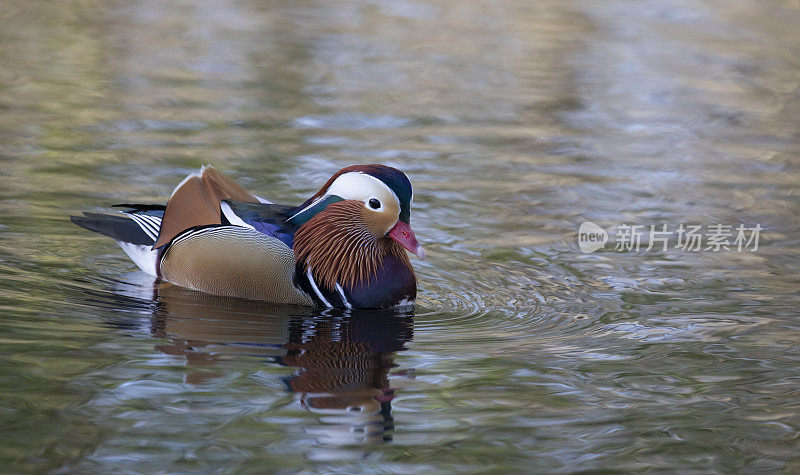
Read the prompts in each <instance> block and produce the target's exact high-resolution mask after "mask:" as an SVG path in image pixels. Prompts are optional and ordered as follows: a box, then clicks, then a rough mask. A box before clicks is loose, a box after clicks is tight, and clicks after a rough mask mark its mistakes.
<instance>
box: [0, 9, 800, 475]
mask: <svg viewBox="0 0 800 475" xmlns="http://www.w3.org/2000/svg"><path fill="white" fill-rule="evenodd" d="M798 24H800V3H798V2H797V1H793V0H777V1H774V2H758V1H755V0H731V1H727V2H721V1H712V0H680V1H675V2H666V1H657V0H647V1H625V0H611V1H607V2H590V1H580V0H568V1H562V0H546V1H539V2H529V1H524V0H516V1H515V0H507V1H502V0H499V1H493V2H488V1H486V2H481V1H476V2H450V1H432V2H423V1H405V0H389V1H325V2H315V1H304V0H301V1H297V2H288V1H267V2H260V1H253V0H226V1H207V0H200V1H163V0H143V1H131V2H122V1H116V0H111V1H103V2H101V1H95V0H77V1H64V2H46V1H39V0H26V1H21V0H6V1H4V2H3V6H2V8H1V9H0V165H2V166H0V309H2V318H0V427H2V431H1V433H2V438H3V443H2V444H0V466H2V469H3V471H6V472H9V473H22V472H42V471H49V472H55V473H64V472H81V473H107V472H110V471H114V472H123V473H131V472H170V473H179V472H196V471H202V472H225V471H232V472H259V473H261V472H281V471H284V472H296V471H301V470H306V471H308V472H312V473H313V472H342V473H358V472H369V471H376V470H381V471H388V472H410V471H415V472H416V471H420V472H433V471H453V470H464V471H484V470H494V471H501V470H502V471H536V472H542V471H548V472H558V471H576V470H601V469H608V470H644V469H648V468H655V469H668V470H682V471H695V472H731V471H748V472H749V471H786V472H796V471H798V470H800V455H798V454H800V443H799V442H798V426H800V402H798V401H800V399H798V379H799V378H798V367H799V366H800V322H798V321H797V314H798V311H797V309H798V305H800V297H799V294H798V288H800V275H799V274H800V260H799V259H798V257H799V254H800V229H799V227H798V217H800V206H798V183H800V170H798V165H799V161H800V130H799V129H798V123H800V30H798V28H797V25H798ZM363 162H382V163H387V164H389V165H393V166H396V167H399V168H401V169H403V170H404V171H406V172H407V173H408V174H409V175H410V176H411V179H412V181H413V183H414V186H415V202H414V207H415V208H414V211H413V215H412V219H413V225H414V228H415V230H416V231H417V234H418V237H419V238H420V239H421V241H422V242H423V244H424V245H425V246H426V248H427V250H428V253H429V259H428V261H426V262H419V261H415V262H414V265H415V267H416V270H417V272H418V276H419V280H420V297H419V300H418V305H417V309H416V311H415V312H413V313H412V314H401V315H386V314H364V315H341V314H336V313H331V314H319V313H314V312H310V311H304V310H301V309H285V308H274V307H270V306H265V305H259V304H255V303H252V302H239V301H228V300H224V299H216V298H213V297H208V296H202V295H197V294H193V293H188V292H181V291H179V290H176V289H172V291H171V292H164V291H154V289H153V286H152V285H151V284H149V283H148V282H146V280H144V279H143V278H142V277H143V276H142V274H141V273H138V272H136V271H135V268H134V267H133V266H132V265H131V264H130V262H129V261H128V260H127V258H126V257H125V256H124V254H123V253H122V251H121V250H119V249H118V248H117V247H116V246H115V245H114V244H113V242H110V241H109V240H107V239H104V238H102V237H99V236H94V235H91V234H89V233H87V232H84V231H83V230H81V229H78V228H76V227H74V226H72V225H71V224H70V223H69V222H68V221H67V219H66V217H67V215H69V214H70V213H72V214H74V213H76V212H78V211H81V210H84V209H100V208H102V207H105V206H108V205H110V204H114V203H118V202H163V201H164V200H165V198H166V197H167V196H168V195H169V193H170V191H171V190H172V187H173V186H175V184H176V183H177V182H178V181H180V179H181V178H182V177H183V176H184V175H186V174H187V173H189V172H191V171H192V170H193V169H195V168H197V167H199V166H200V165H202V164H205V163H213V164H214V165H215V166H216V167H217V168H219V169H222V170H225V171H226V172H228V173H229V174H230V175H232V176H233V177H235V178H236V179H237V180H239V181H240V182H241V183H242V184H244V185H245V186H246V187H248V188H250V189H252V190H253V191H255V192H257V193H258V194H260V195H262V196H265V197H267V198H270V199H272V200H275V201H278V202H286V203H299V202H301V201H302V200H304V199H305V198H306V197H307V196H309V194H311V193H313V192H314V191H316V189H317V188H318V187H319V186H320V184H321V183H323V182H324V180H325V179H326V178H327V177H328V176H329V175H330V174H331V173H333V172H334V171H335V170H337V169H338V168H340V167H343V166H345V165H348V164H351V163H363ZM584 221H592V222H595V223H597V224H599V225H600V226H602V227H604V228H605V229H613V228H614V227H615V226H618V225H620V224H623V223H625V224H641V225H645V226H649V225H662V224H667V225H669V226H670V228H671V229H674V228H675V227H677V226H678V224H680V223H697V224H703V225H711V224H718V223H719V224H729V225H733V226H736V225H738V224H740V223H744V224H746V225H748V226H752V225H755V224H760V225H761V226H763V227H764V231H763V232H762V234H761V242H760V245H759V249H758V250H757V251H756V252H736V251H735V250H730V251H721V252H711V251H700V252H688V251H682V250H680V249H674V248H671V249H669V250H667V251H666V252H665V251H659V250H656V249H651V250H650V251H643V250H642V251H640V252H633V251H630V252H616V251H614V250H613V249H614V248H613V245H611V244H609V245H607V246H606V248H605V250H603V251H599V252H596V253H592V254H584V253H582V252H580V250H579V249H578V246H577V242H576V232H577V228H578V226H579V225H580V223H582V222H584Z"/></svg>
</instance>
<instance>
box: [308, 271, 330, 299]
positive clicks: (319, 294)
mask: <svg viewBox="0 0 800 475" xmlns="http://www.w3.org/2000/svg"><path fill="white" fill-rule="evenodd" d="M306 277H307V278H308V283H309V284H311V289H312V290H313V291H314V293H315V294H317V298H319V300H320V301H321V302H322V303H323V304H324V305H325V306H326V307H328V308H333V305H331V303H330V302H328V299H326V298H325V296H324V295H322V292H321V291H320V290H319V287H317V283H316V282H314V277H312V276H311V268H310V267H309V268H308V270H307V271H306Z"/></svg>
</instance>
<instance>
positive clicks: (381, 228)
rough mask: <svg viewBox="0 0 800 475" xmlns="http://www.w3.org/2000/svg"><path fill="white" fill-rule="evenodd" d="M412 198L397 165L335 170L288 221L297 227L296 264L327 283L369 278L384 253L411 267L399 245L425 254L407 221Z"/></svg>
mask: <svg viewBox="0 0 800 475" xmlns="http://www.w3.org/2000/svg"><path fill="white" fill-rule="evenodd" d="M412 200H413V191H412V188H411V182H410V181H409V179H408V177H407V176H406V175H405V173H403V172H401V171H400V170H397V169H395V168H392V167H388V166H385V165H377V164H371V165H353V166H349V167H346V168H343V169H341V170H339V171H338V172H336V173H335V174H334V175H333V176H332V177H331V178H330V179H329V180H328V181H327V182H326V183H325V185H323V186H322V188H321V189H320V190H319V191H318V192H317V193H316V194H314V196H312V197H311V198H309V199H308V201H306V202H305V203H303V204H302V205H301V206H299V207H298V208H297V211H296V212H295V213H294V214H293V215H292V216H291V217H290V218H289V220H288V221H289V222H290V223H292V224H294V225H296V226H299V227H298V229H297V232H296V234H295V240H294V250H295V254H296V256H297V259H298V263H301V262H302V263H304V266H305V268H306V269H313V272H314V274H315V276H316V277H317V279H318V280H320V281H321V282H322V283H323V285H325V286H326V287H328V288H333V287H334V286H335V285H336V284H341V285H350V286H352V285H355V284H356V283H358V282H363V281H368V280H369V279H370V278H371V277H372V276H374V275H376V273H378V272H379V271H380V269H379V268H380V267H381V265H383V263H384V261H385V259H384V258H385V256H387V255H393V256H395V257H397V258H398V259H399V260H400V261H401V262H403V263H405V264H407V265H408V268H409V269H410V263H408V257H407V256H406V254H405V251H403V248H405V249H407V250H408V251H410V252H412V253H414V254H416V255H417V257H419V258H420V259H423V260H424V259H425V249H424V248H423V247H422V246H421V245H420V244H419V242H418V241H417V238H416V236H415V234H414V231H413V230H412V229H411V225H410V217H411V202H412ZM412 275H413V273H412Z"/></svg>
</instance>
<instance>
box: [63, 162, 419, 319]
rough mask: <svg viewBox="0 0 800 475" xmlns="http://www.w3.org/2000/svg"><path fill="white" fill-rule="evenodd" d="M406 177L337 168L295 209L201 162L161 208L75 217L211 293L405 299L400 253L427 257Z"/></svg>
mask: <svg viewBox="0 0 800 475" xmlns="http://www.w3.org/2000/svg"><path fill="white" fill-rule="evenodd" d="M412 198H413V192H412V189H411V182H410V181H409V179H408V177H407V176H406V175H405V174H404V173H403V172H401V171H400V170H397V169H395V168H392V167H388V166H385V165H376V164H373V165H353V166H349V167H346V168H343V169H341V170H339V171H338V172H336V173H335V174H334V175H333V176H332V177H331V178H330V179H329V180H328V181H327V182H326V183H325V184H324V185H323V186H322V188H321V189H320V190H319V191H318V192H317V193H315V194H314V195H313V196H312V197H311V198H309V199H308V200H306V202H305V203H303V204H301V205H300V206H286V205H279V204H273V203H271V202H269V201H267V200H265V199H263V198H260V197H258V196H255V195H253V194H251V193H249V192H248V191H246V190H245V189H244V188H242V187H241V186H240V185H238V184H237V183H235V182H234V181H233V180H232V179H230V178H228V177H226V176H225V175H223V174H221V173H219V172H217V171H216V170H215V169H214V168H212V167H211V166H205V167H203V168H201V169H200V171H199V172H197V173H193V174H190V175H189V176H187V177H186V178H185V179H184V180H183V181H182V182H181V183H180V184H178V186H177V187H176V188H175V190H174V191H173V192H172V195H171V196H170V198H169V200H168V201H167V204H166V205H140V204H122V205H114V206H113V207H116V208H120V211H121V214H116V215H111V214H98V213H84V216H72V217H71V219H72V221H73V222H74V223H75V224H77V225H78V226H81V227H84V228H86V229H89V230H91V231H95V232H98V233H100V234H103V235H106V236H109V237H111V238H113V239H114V240H116V241H117V243H118V244H119V245H120V246H121V247H122V249H123V250H124V251H125V252H126V253H127V254H128V256H130V258H131V259H132V260H133V261H134V262H135V263H136V264H137V265H138V266H139V267H140V268H141V269H142V270H143V271H144V272H147V273H148V274H150V275H153V276H155V277H157V278H159V279H161V280H163V281H166V282H170V283H172V284H175V285H178V286H181V287H187V288H190V289H193V290H198V291H202V292H206V293H210V294H216V295H224V296H231V297H242V298H249V299H256V300H265V301H270V302H275V303H282V304H294V305H307V306H314V305H316V306H323V307H337V308H348V309H350V308H386V307H395V306H406V305H411V304H412V303H413V301H414V299H415V297H416V293H417V281H416V277H415V276H414V271H413V269H412V268H411V263H410V261H409V259H408V256H407V255H406V252H405V250H404V248H405V249H407V250H409V251H410V252H412V253H414V254H416V255H417V256H418V257H419V258H420V259H423V260H424V259H425V250H424V249H423V248H422V246H420V244H419V243H418V242H417V239H416V236H415V235H414V231H412V230H411V226H410V225H409V221H410V215H411V202H412Z"/></svg>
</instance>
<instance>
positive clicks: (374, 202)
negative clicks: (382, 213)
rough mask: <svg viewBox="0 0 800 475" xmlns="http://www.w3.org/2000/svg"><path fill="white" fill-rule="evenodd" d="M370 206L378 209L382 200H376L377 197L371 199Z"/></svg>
mask: <svg viewBox="0 0 800 475" xmlns="http://www.w3.org/2000/svg"><path fill="white" fill-rule="evenodd" d="M369 207H370V208H372V209H378V208H380V207H381V202H380V201H378V200H376V199H375V198H370V199H369Z"/></svg>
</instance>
